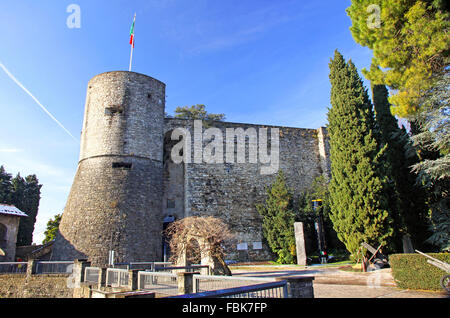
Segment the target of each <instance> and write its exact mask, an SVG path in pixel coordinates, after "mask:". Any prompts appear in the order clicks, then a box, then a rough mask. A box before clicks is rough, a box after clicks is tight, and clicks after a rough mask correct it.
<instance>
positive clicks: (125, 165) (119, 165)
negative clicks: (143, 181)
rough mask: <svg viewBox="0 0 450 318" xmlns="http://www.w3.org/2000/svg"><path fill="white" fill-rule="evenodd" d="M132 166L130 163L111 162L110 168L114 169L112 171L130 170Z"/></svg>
mask: <svg viewBox="0 0 450 318" xmlns="http://www.w3.org/2000/svg"><path fill="white" fill-rule="evenodd" d="M132 166H133V164H132V163H130V162H113V163H112V167H113V168H114V169H119V168H122V169H128V170H129V169H131V167H132Z"/></svg>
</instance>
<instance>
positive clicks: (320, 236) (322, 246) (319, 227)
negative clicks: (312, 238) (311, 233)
mask: <svg viewBox="0 0 450 318" xmlns="http://www.w3.org/2000/svg"><path fill="white" fill-rule="evenodd" d="M312 202H313V208H314V212H316V216H317V217H316V222H315V223H314V227H315V228H316V233H317V245H318V247H319V258H320V263H321V264H326V263H327V251H326V249H327V243H326V241H325V231H324V229H323V213H322V209H321V207H322V199H317V200H312ZM317 211H319V212H318V213H317Z"/></svg>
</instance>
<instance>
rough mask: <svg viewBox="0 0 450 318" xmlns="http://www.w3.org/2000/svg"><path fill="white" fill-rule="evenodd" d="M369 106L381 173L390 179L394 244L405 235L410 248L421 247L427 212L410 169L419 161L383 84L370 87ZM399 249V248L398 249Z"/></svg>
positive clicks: (419, 189)
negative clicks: (382, 148)
mask: <svg viewBox="0 0 450 318" xmlns="http://www.w3.org/2000/svg"><path fill="white" fill-rule="evenodd" d="M372 95H373V104H374V109H375V118H376V124H377V131H378V138H379V143H380V145H381V146H386V152H385V160H384V161H385V170H386V175H387V176H389V177H390V178H391V182H390V184H389V185H390V187H391V191H389V192H390V206H391V208H393V207H395V209H391V211H392V212H393V218H394V221H395V228H396V230H397V231H396V233H397V234H398V235H397V243H398V244H400V242H401V238H402V236H403V235H409V236H410V237H411V239H412V241H413V244H414V246H416V247H417V248H421V247H422V246H423V242H424V241H425V239H426V238H427V223H428V211H427V207H426V204H425V200H426V197H425V189H424V188H423V187H422V186H421V185H420V183H417V182H416V176H415V174H414V173H413V172H412V171H411V166H412V165H413V164H415V163H417V162H418V160H419V158H418V156H417V154H416V152H415V149H414V147H413V146H412V141H411V140H410V137H409V134H408V132H407V131H406V129H405V128H400V127H399V125H398V121H397V119H396V118H395V117H394V116H393V115H392V113H391V105H390V103H389V100H388V98H389V93H388V90H387V88H386V86H384V85H372ZM399 247H400V246H399Z"/></svg>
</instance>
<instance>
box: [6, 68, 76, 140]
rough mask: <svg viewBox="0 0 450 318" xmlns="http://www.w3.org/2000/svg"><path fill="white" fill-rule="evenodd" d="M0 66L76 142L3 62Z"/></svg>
mask: <svg viewBox="0 0 450 318" xmlns="http://www.w3.org/2000/svg"><path fill="white" fill-rule="evenodd" d="M0 67H1V68H2V69H3V70H4V71H5V73H6V74H7V75H8V76H9V78H11V79H12V80H13V81H14V82H15V83H16V84H17V85H18V86H19V87H20V88H21V89H23V90H24V91H25V93H27V94H28V95H30V97H31V98H32V99H33V100H34V101H35V102H36V104H38V105H39V107H41V108H42V110H43V111H44V112H45V113H46V114H47V115H49V116H50V118H51V119H53V121H54V122H56V123H57V124H58V126H59V127H61V128H62V129H64V131H65V132H66V133H67V134H68V135H69V136H70V137H72V138H73V140H75V141H76V142H77V143H78V140H77V139H76V138H75V137H74V136H73V135H72V134H71V133H70V131H68V130H67V129H66V127H64V126H63V125H62V124H61V123H60V122H59V121H58V120H57V119H56V118H55V116H53V115H52V114H50V112H49V111H48V110H47V109H46V108H45V107H44V105H42V104H41V102H39V101H38V99H37V98H36V97H34V96H33V94H31V93H30V91H29V90H27V89H26V88H25V86H23V85H22V83H20V82H19V81H18V80H17V79H16V78H15V77H14V75H12V74H11V73H10V72H9V71H8V69H7V68H6V67H5V66H4V65H3V63H1V62H0Z"/></svg>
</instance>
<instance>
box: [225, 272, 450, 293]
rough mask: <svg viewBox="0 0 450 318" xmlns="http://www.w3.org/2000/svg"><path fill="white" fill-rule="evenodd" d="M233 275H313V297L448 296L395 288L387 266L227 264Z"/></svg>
mask: <svg viewBox="0 0 450 318" xmlns="http://www.w3.org/2000/svg"><path fill="white" fill-rule="evenodd" d="M231 270H232V273H233V276H240V275H242V276H254V277H282V276H314V284H313V286H314V297H315V298H450V295H448V294H446V293H445V292H431V291H416V290H405V289H400V288H397V287H396V284H395V281H394V279H393V278H392V275H391V270H390V268H385V269H381V270H377V271H373V272H367V273H361V272H350V271H345V270H343V269H341V268H339V267H328V266H320V265H317V266H307V267H301V266H291V265H278V266H275V265H261V264H260V265H256V264H254V265H240V266H231Z"/></svg>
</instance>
